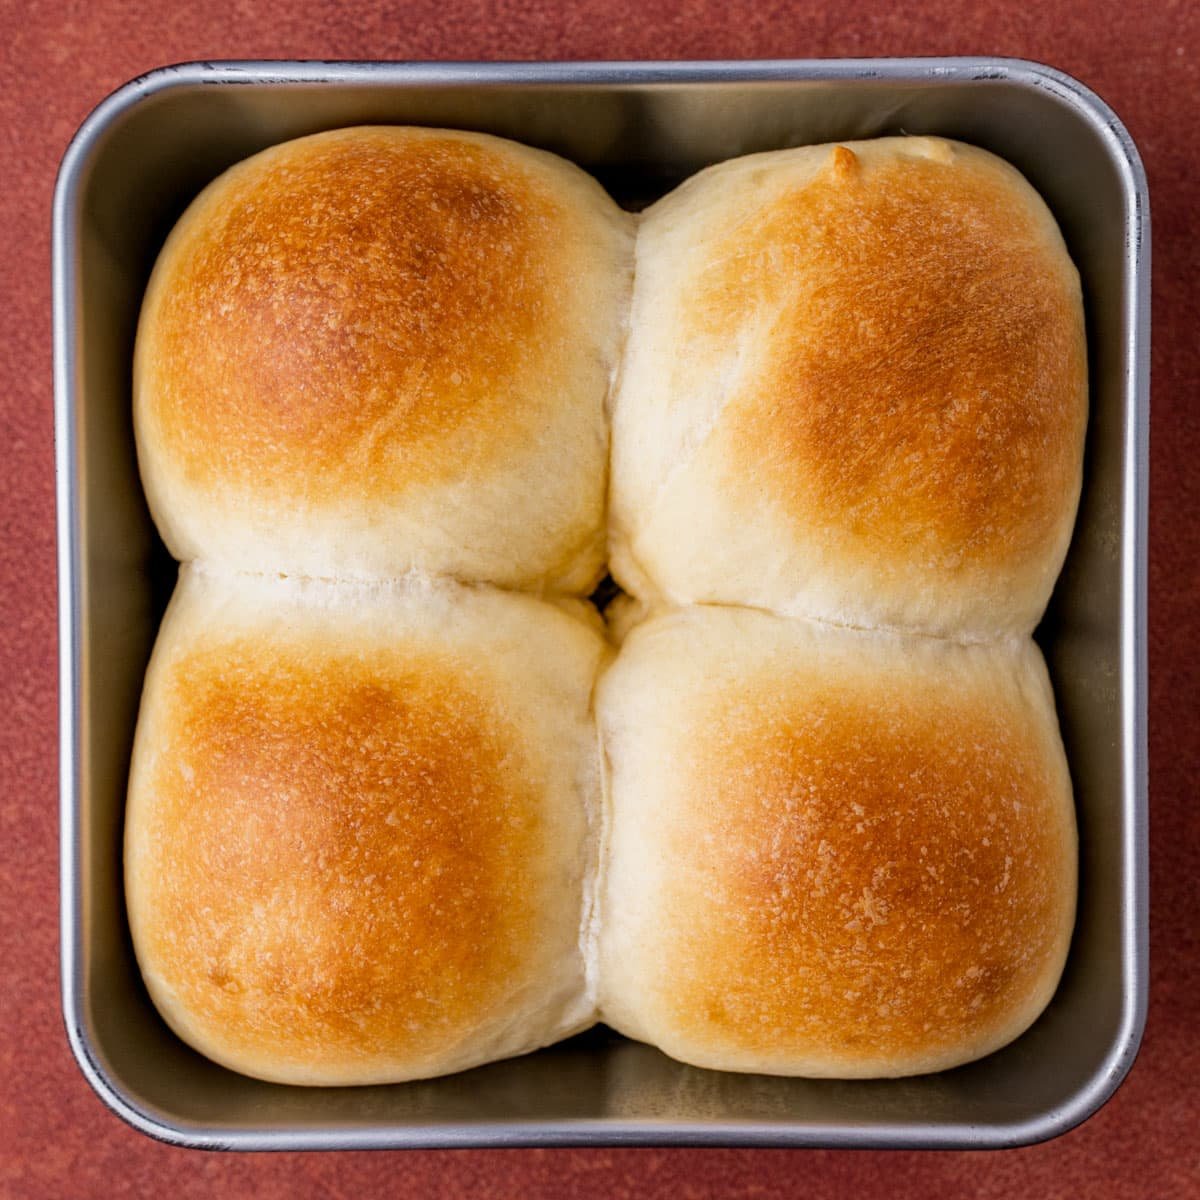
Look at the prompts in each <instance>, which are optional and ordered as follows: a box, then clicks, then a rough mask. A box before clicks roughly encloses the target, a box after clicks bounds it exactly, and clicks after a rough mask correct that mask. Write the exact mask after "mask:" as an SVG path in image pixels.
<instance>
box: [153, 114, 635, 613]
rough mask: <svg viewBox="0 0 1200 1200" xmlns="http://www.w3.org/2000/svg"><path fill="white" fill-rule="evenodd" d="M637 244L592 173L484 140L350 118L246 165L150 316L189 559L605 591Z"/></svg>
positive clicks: (217, 188) (165, 470)
mask: <svg viewBox="0 0 1200 1200" xmlns="http://www.w3.org/2000/svg"><path fill="white" fill-rule="evenodd" d="M632 243H633V236H632V219H631V218H630V217H628V216H627V215H626V214H624V213H622V212H621V211H620V210H619V209H618V208H617V206H616V205H615V204H614V203H613V202H612V200H611V199H609V197H608V196H607V195H606V194H605V192H604V191H603V189H602V188H601V187H600V185H599V184H597V183H596V182H595V181H594V180H593V179H592V178H591V177H590V176H588V175H586V174H585V173H584V172H583V171H581V170H579V169H578V168H577V167H574V166H572V165H571V164H570V163H568V162H566V161H565V160H563V159H560V158H557V157H555V156H554V155H551V154H547V153H545V152H543V151H539V150H534V149H530V148H528V147H525V146H520V145H517V144H516V143H513V142H508V141H504V140H502V139H499V138H494V137H488V136H485V135H483V134H475V133H461V132H456V131H449V130H427V129H415V128H384V127H369V128H355V129H341V130H336V131H333V132H329V133H322V134H317V135H314V136H311V137H305V138H301V139H299V140H297V141H292V142H287V143H285V144H283V145H280V146H275V147H273V148H271V149H269V150H266V151H264V152H262V153H261V154H257V155H255V156H254V157H253V158H250V159H248V160H247V161H245V162H243V163H240V164H239V165H237V166H235V167H233V168H232V169H231V170H229V171H227V172H226V173H225V174H223V175H222V176H220V178H218V179H217V180H216V181H215V182H213V183H212V184H211V185H210V186H209V187H208V188H206V189H205V191H204V192H203V193H202V194H201V195H200V196H199V197H198V198H197V199H196V200H195V202H194V203H193V204H192V205H191V206H190V207H189V208H188V210H187V212H186V213H185V214H184V216H183V217H182V219H181V220H180V221H179V223H178V225H177V226H176V227H175V229H174V231H173V232H172V234H171V236H170V238H169V239H168V241H167V244H166V246H165V247H164V249H163V251H162V254H161V255H160V257H159V260H158V263H157V265H156V267H155V270H154V273H153V276H152V278H151V281H150V286H149V288H148V290H147V293H146V298H145V302H144V306H143V309H142V316H141V322H140V325H139V328H138V337H137V347H136V356H135V370H134V415H135V427H136V433H137V442H138V453H139V461H140V465H141V470H142V477H143V480H144V483H145V487H146V493H147V496H148V498H149V501H150V507H151V511H152V513H153V514H154V517H155V520H156V521H157V523H158V526H159V529H160V531H161V532H162V535H163V538H164V540H165V541H166V543H167V545H168V547H169V549H170V550H171V552H172V554H174V555H175V557H176V558H179V559H182V560H190V559H196V558H201V559H212V560H214V561H220V562H223V563H226V564H228V565H231V566H235V567H239V568H244V569H248V570H254V571H263V570H265V571H280V572H283V573H287V574H304V575H310V576H317V577H343V576H350V577H372V576H395V575H399V574H403V573H404V572H406V571H408V570H410V569H419V570H422V571H425V572H430V573H435V574H442V575H449V576H453V577H455V578H458V579H462V580H467V581H479V580H483V581H490V582H493V583H498V584H502V585H505V586H510V587H517V588H527V589H547V590H560V591H568V592H570V591H575V592H580V593H582V592H586V591H587V590H588V589H589V588H590V587H591V586H592V584H593V583H594V582H595V580H596V578H597V577H598V575H599V573H600V571H601V567H602V563H603V558H604V494H605V487H606V478H607V454H608V431H607V420H606V414H605V405H606V403H607V396H608V390H609V385H610V380H611V377H612V375H613V373H614V371H615V369H616V361H617V356H618V352H619V348H620V347H619V343H620V340H621V336H622V327H623V322H624V320H625V317H626V310H627V306H628V291H629V286H630V271H631V265H632Z"/></svg>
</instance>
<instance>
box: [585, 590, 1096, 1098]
mask: <svg viewBox="0 0 1200 1200" xmlns="http://www.w3.org/2000/svg"><path fill="white" fill-rule="evenodd" d="M597 710H598V715H599V721H600V727H601V735H602V741H603V751H604V755H605V761H606V764H607V765H606V772H607V792H608V799H607V803H608V804H609V805H610V807H611V811H610V813H609V826H608V833H607V847H606V850H605V852H604V858H603V860H602V867H601V883H600V931H601V933H600V967H599V970H600V1008H601V1018H602V1019H603V1020H606V1021H607V1022H609V1023H610V1024H611V1025H613V1026H614V1027H615V1028H617V1029H618V1030H620V1031H622V1032H624V1033H626V1034H628V1035H630V1036H631V1037H635V1038H638V1039H640V1040H642V1041H647V1042H652V1043H653V1044H655V1045H657V1046H659V1047H660V1048H662V1049H663V1050H665V1051H666V1052H667V1053H668V1054H670V1055H672V1056H674V1057H675V1058H678V1059H681V1060H683V1061H685V1062H688V1063H692V1064H695V1065H697V1066H703V1067H712V1068H717V1069H721V1070H727V1071H754V1072H765V1073H770V1074H777V1075H808V1076H834V1077H845V1078H850V1077H865V1076H899V1075H911V1074H917V1073H922V1072H927V1071H937V1070H941V1069H943V1068H948V1067H952V1066H955V1065H956V1064H959V1063H963V1062H966V1061H969V1060H971V1059H974V1058H978V1057H980V1056H982V1055H984V1054H987V1053H989V1052H991V1051H992V1050H995V1049H997V1048H998V1047H1000V1046H1002V1045H1004V1044H1005V1043H1007V1042H1009V1041H1010V1040H1012V1039H1013V1038H1014V1037H1016V1036H1017V1035H1018V1034H1020V1033H1021V1032H1022V1031H1023V1030H1024V1029H1025V1028H1026V1027H1027V1026H1028V1025H1029V1024H1030V1023H1031V1022H1032V1021H1033V1020H1034V1018H1035V1017H1036V1016H1037V1015H1038V1013H1039V1012H1040V1011H1041V1010H1042V1008H1043V1007H1044V1006H1045V1005H1046V1003H1047V1002H1048V1001H1049V999H1050V997H1051V995H1052V994H1053V992H1054V989H1055V987H1056V985H1057V982H1058V978H1059V975H1060V972H1061V970H1062V966H1063V962H1064V959H1065V956H1066V953H1067V945H1068V942H1069V939H1070V935H1071V928H1072V924H1073V920H1074V906H1075V887H1076V857H1077V852H1076V834H1075V824H1074V813H1073V807H1072V801H1071V788H1070V780H1069V778H1068V775H1067V767H1066V762H1065V759H1064V755H1063V749H1062V745H1061V742H1060V740H1059V734H1058V726H1057V722H1056V720H1055V714H1054V705H1053V698H1052V696H1051V693H1050V687H1049V683H1048V680H1047V676H1046V671H1045V668H1044V666H1043V664H1042V661H1041V656H1040V655H1039V653H1038V651H1037V649H1036V647H1035V646H1034V644H1033V643H1032V642H1031V641H1028V640H1026V639H1017V640H1014V641H1011V642H1006V643H994V644H992V645H986V646H984V645H979V646H962V645H956V644H953V643H950V642H946V641H940V640H935V639H929V638H904V637H900V636H898V635H894V634H885V633H868V632H857V631H848V630H837V629H832V628H830V627H827V626H826V627H822V626H820V625H816V624H810V623H808V622H804V621H799V620H794V619H781V618H776V617H772V616H768V615H766V614H764V613H755V612H750V611H746V610H736V609H717V608H710V609H701V608H693V609H689V610H683V611H679V612H675V613H672V614H670V615H667V616H663V617H658V618H655V619H651V620H650V621H648V622H646V623H645V624H642V625H640V626H637V627H636V628H634V629H633V630H632V632H630V633H629V634H628V636H627V638H626V641H625V643H624V645H623V647H622V649H621V653H620V655H619V657H618V658H617V660H616V661H615V663H614V664H613V665H612V666H611V667H610V668H609V669H608V670H607V671H606V673H605V674H604V676H603V677H602V679H601V682H600V685H599V689H598V695H597Z"/></svg>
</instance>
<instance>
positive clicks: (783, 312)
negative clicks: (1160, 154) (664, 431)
mask: <svg viewBox="0 0 1200 1200" xmlns="http://www.w3.org/2000/svg"><path fill="white" fill-rule="evenodd" d="M722 238H723V240H722V241H721V242H720V243H719V244H716V245H714V246H713V247H712V249H711V250H710V251H709V252H708V257H710V258H711V261H712V262H713V263H714V264H715V265H714V266H713V267H712V268H711V269H710V270H709V271H707V272H706V273H705V275H704V279H703V286H702V287H701V288H700V289H698V294H697V295H696V296H695V297H694V302H693V307H694V311H695V314H696V316H695V318H694V320H695V323H696V325H697V326H698V327H699V329H700V330H701V331H702V332H703V333H704V335H705V336H707V337H710V338H721V337H726V336H728V335H729V332H730V331H731V330H735V329H736V328H737V327H738V326H739V325H740V324H741V323H742V322H744V321H745V320H747V319H754V318H755V316H756V314H763V313H766V314H770V320H771V321H772V322H773V324H772V325H771V328H770V333H769V350H768V352H767V353H766V355H765V357H764V359H763V361H762V363H761V365H760V366H759V367H758V368H756V370H755V372H754V375H753V376H752V378H751V379H750V381H749V383H748V384H747V386H746V388H745V390H744V391H742V392H741V393H740V394H738V395H737V396H736V397H735V398H734V400H733V402H732V404H731V407H730V410H729V418H728V420H729V423H730V424H729V428H730V433H729V438H730V443H731V445H732V446H733V448H734V451H733V454H732V456H731V458H730V460H729V472H730V477H731V480H732V481H733V482H734V483H738V482H739V481H740V482H741V483H743V484H744V482H745V481H746V480H747V479H750V480H755V481H760V480H765V482H766V486H767V487H768V489H769V492H770V495H771V497H772V501H773V503H775V504H777V505H778V506H780V508H781V510H782V511H784V512H786V513H790V514H792V515H793V517H794V519H796V520H799V521H801V522H803V523H804V524H806V525H808V524H812V523H816V524H819V526H820V528H821V529H822V537H823V538H825V539H826V540H827V541H829V542H832V543H833V544H836V545H840V546H841V547H842V548H843V549H844V550H852V552H853V553H854V554H855V556H856V557H861V558H863V559H864V560H867V561H871V560H878V561H884V562H886V561H890V560H897V559H899V560H903V561H908V562H911V563H913V564H914V565H918V564H919V565H922V566H925V567H930V568H934V569H937V570H939V571H943V572H954V571H956V570H960V569H970V568H972V567H977V568H982V569H988V568H996V567H999V568H1001V569H1003V568H1005V567H1007V566H1009V565H1011V564H1023V563H1028V562H1036V561H1038V560H1039V559H1040V558H1042V557H1043V556H1047V555H1048V556H1050V557H1051V558H1053V557H1054V556H1055V554H1056V552H1057V550H1058V549H1059V544H1060V542H1061V539H1062V536H1063V522H1064V520H1065V519H1068V516H1069V513H1070V512H1071V511H1073V497H1074V496H1075V495H1076V494H1077V492H1078V484H1079V470H1080V464H1079V459H1080V446H1081V442H1082V434H1083V427H1084V421H1085V418H1086V370H1087V366H1086V357H1085V347H1084V334H1083V322H1082V309H1081V304H1080V297H1079V285H1078V280H1077V277H1076V275H1075V272H1074V268H1073V267H1072V266H1071V264H1070V262H1069V260H1068V258H1067V256H1066V253H1065V250H1063V249H1062V247H1061V242H1060V240H1059V238H1058V235H1057V233H1056V232H1055V231H1054V229H1053V224H1052V222H1051V220H1050V218H1049V216H1048V214H1047V213H1046V212H1045V210H1044V208H1043V207H1042V206H1041V205H1040V202H1038V201H1037V199H1036V197H1035V196H1034V195H1033V193H1032V191H1031V190H1030V189H1029V188H1028V187H1027V185H1025V184H1024V183H1023V181H1021V180H1020V179H1019V177H1018V176H1017V175H1016V173H1015V172H1012V171H1011V170H1009V169H1008V168H1005V167H1003V166H1002V165H1001V164H999V163H998V162H997V161H996V160H994V159H991V158H990V156H985V155H982V154H975V153H958V152H954V153H952V152H951V151H950V150H949V147H947V148H946V153H945V154H942V155H937V156H932V157H930V156H925V155H921V154H913V155H911V156H910V155H907V154H904V153H903V152H902V151H898V152H897V153H896V154H894V155H892V156H887V157H882V156H881V157H879V158H875V157H872V158H870V159H861V160H860V159H859V158H858V156H856V155H855V154H854V153H853V151H852V150H850V149H848V148H846V147H844V146H838V147H835V148H833V149H832V150H831V152H830V161H829V164H828V166H827V167H826V168H825V169H823V170H822V171H820V172H819V173H818V174H817V176H816V177H815V178H814V179H812V180H811V181H810V182H806V183H804V184H803V185H800V186H797V187H795V188H793V189H791V190H788V191H786V192H784V193H783V194H782V195H780V196H777V197H776V198H774V199H773V200H772V201H770V202H768V203H767V204H766V205H765V206H761V205H760V206H757V207H754V206H751V210H750V211H747V212H745V213H744V214H742V215H741V216H740V218H739V219H738V220H737V221H736V223H735V224H734V225H733V226H732V227H731V228H728V229H727V231H725V232H724V233H723V234H722ZM686 340H687V337H686V336H685V337H684V342H685V343H686Z"/></svg>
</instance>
